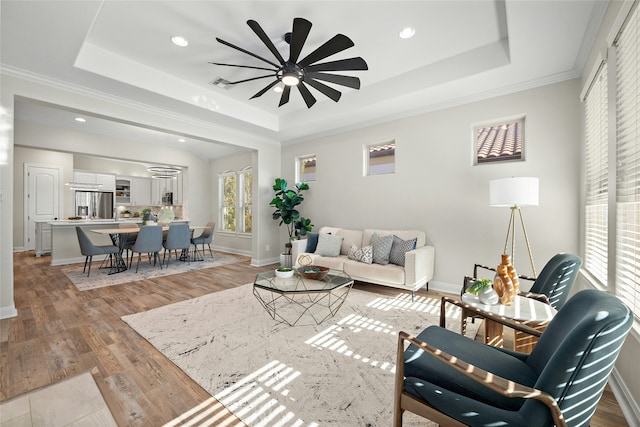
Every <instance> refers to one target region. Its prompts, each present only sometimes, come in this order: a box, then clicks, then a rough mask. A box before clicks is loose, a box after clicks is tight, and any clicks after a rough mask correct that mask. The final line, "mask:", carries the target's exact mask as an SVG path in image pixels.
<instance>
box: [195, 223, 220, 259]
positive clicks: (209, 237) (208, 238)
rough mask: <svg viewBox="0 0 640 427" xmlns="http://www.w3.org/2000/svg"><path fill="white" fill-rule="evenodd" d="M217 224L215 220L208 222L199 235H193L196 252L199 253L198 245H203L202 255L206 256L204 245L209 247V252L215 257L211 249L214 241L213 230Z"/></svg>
mask: <svg viewBox="0 0 640 427" xmlns="http://www.w3.org/2000/svg"><path fill="white" fill-rule="evenodd" d="M215 226H216V223H215V222H208V223H207V225H206V226H205V227H204V230H202V233H201V234H200V235H199V236H198V237H192V238H191V243H192V244H193V246H194V247H195V253H196V254H197V253H198V245H202V256H203V258H204V245H205V244H206V245H207V246H208V247H209V254H210V255H211V258H213V252H212V251H211V242H212V241H213V230H214V228H215Z"/></svg>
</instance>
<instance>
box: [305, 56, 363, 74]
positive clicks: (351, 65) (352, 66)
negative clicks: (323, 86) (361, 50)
mask: <svg viewBox="0 0 640 427" xmlns="http://www.w3.org/2000/svg"><path fill="white" fill-rule="evenodd" d="M368 69H369V67H367V63H366V62H365V61H364V59H362V58H360V57H359V56H358V57H357V58H349V59H338V60H337V61H330V62H323V63H322V64H315V65H309V66H308V67H306V68H305V72H307V71H352V70H353V71H355V70H368Z"/></svg>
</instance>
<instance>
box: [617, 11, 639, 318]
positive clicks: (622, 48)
mask: <svg viewBox="0 0 640 427" xmlns="http://www.w3.org/2000/svg"><path fill="white" fill-rule="evenodd" d="M615 43H616V57H617V62H616V249H615V250H616V275H615V280H616V294H617V295H618V296H619V297H620V298H621V299H622V300H623V301H624V302H625V303H626V304H627V305H628V306H629V307H630V308H631V309H632V310H633V311H634V313H635V314H636V316H639V315H640V83H639V81H640V8H639V7H637V5H636V7H635V10H634V11H633V12H632V13H631V15H630V16H629V18H628V20H627V22H626V23H625V25H624V28H623V30H622V31H621V32H620V34H619V37H618V38H617V40H616V42H615Z"/></svg>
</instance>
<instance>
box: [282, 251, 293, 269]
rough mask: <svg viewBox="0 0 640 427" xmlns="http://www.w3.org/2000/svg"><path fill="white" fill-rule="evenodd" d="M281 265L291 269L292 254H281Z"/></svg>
mask: <svg viewBox="0 0 640 427" xmlns="http://www.w3.org/2000/svg"><path fill="white" fill-rule="evenodd" d="M280 265H281V266H283V267H289V268H291V266H292V263H291V254H281V255H280Z"/></svg>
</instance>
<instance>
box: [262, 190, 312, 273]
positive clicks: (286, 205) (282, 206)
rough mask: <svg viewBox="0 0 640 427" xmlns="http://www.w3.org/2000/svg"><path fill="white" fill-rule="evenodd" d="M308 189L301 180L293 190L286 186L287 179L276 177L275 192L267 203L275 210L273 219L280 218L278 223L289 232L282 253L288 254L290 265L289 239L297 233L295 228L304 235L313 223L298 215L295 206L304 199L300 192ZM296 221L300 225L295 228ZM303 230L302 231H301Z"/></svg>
mask: <svg viewBox="0 0 640 427" xmlns="http://www.w3.org/2000/svg"><path fill="white" fill-rule="evenodd" d="M308 189H309V184H307V183H305V182H301V183H299V184H296V186H295V190H292V189H289V188H287V181H286V180H285V179H282V178H276V181H275V184H274V185H273V190H274V191H275V192H276V193H275V196H274V198H273V200H271V203H269V206H274V207H275V208H276V210H275V211H274V212H273V219H274V220H276V221H277V220H280V224H279V225H282V224H284V225H286V226H287V233H288V234H289V240H288V241H287V243H286V244H285V253H284V255H288V256H289V263H288V265H286V264H285V266H290V265H291V259H290V258H291V240H293V238H294V237H295V236H296V235H297V234H296V230H300V232H301V234H299V235H304V234H306V233H307V232H308V231H311V229H312V227H313V224H311V220H309V219H306V218H301V217H300V212H298V209H297V207H298V206H299V205H300V204H301V203H302V202H303V201H304V196H303V195H302V192H303V191H305V190H308ZM296 222H298V223H299V225H300V227H299V228H296ZM303 230H304V231H303Z"/></svg>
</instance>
